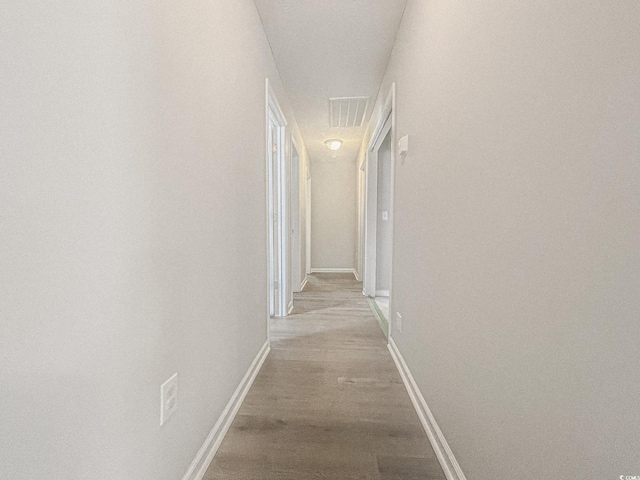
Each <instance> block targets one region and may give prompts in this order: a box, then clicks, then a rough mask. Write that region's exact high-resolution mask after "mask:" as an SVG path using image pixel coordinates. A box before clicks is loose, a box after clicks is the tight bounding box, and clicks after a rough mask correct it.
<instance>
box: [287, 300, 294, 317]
mask: <svg viewBox="0 0 640 480" xmlns="http://www.w3.org/2000/svg"><path fill="white" fill-rule="evenodd" d="M292 310H293V299H291V300H290V301H289V305H288V306H287V315H289V314H290V313H291V311H292Z"/></svg>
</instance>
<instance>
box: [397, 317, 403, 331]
mask: <svg viewBox="0 0 640 480" xmlns="http://www.w3.org/2000/svg"><path fill="white" fill-rule="evenodd" d="M396 329H397V330H398V331H399V332H400V333H402V315H400V313H399V312H396Z"/></svg>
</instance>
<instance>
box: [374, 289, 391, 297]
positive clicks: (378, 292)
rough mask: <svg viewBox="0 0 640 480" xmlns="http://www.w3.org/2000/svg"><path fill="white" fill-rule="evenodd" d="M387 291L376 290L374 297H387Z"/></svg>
mask: <svg viewBox="0 0 640 480" xmlns="http://www.w3.org/2000/svg"><path fill="white" fill-rule="evenodd" d="M388 296H389V290H376V297H388Z"/></svg>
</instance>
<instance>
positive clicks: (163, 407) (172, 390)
mask: <svg viewBox="0 0 640 480" xmlns="http://www.w3.org/2000/svg"><path fill="white" fill-rule="evenodd" d="M177 409H178V374H177V373H174V374H173V375H172V377H171V378H170V379H169V380H167V381H166V382H164V383H163V384H162V385H161V386H160V425H161V426H162V425H164V422H166V421H167V420H168V419H169V417H170V416H171V415H173V413H174V412H175V411H176V410H177Z"/></svg>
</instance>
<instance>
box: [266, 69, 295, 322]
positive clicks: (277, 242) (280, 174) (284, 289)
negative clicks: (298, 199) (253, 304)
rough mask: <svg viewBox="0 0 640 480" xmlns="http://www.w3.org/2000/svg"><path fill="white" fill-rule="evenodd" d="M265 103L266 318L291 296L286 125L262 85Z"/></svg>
mask: <svg viewBox="0 0 640 480" xmlns="http://www.w3.org/2000/svg"><path fill="white" fill-rule="evenodd" d="M266 103H267V132H266V145H267V155H266V163H267V166H266V168H267V237H268V241H267V243H268V256H269V262H268V264H269V266H268V276H269V316H271V317H284V316H286V315H287V313H288V310H289V298H290V297H291V296H292V295H291V293H290V292H291V288H290V276H289V264H290V261H289V257H290V247H289V242H290V239H289V229H290V227H289V223H290V222H289V215H288V213H287V212H288V204H289V194H290V192H289V188H288V184H287V168H286V167H287V166H286V155H285V136H286V131H285V127H286V125H287V123H286V121H285V118H284V115H283V114H282V110H281V109H280V106H279V105H278V101H277V99H276V97H275V95H274V93H273V91H272V90H271V88H270V87H269V80H268V79H267V82H266Z"/></svg>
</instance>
